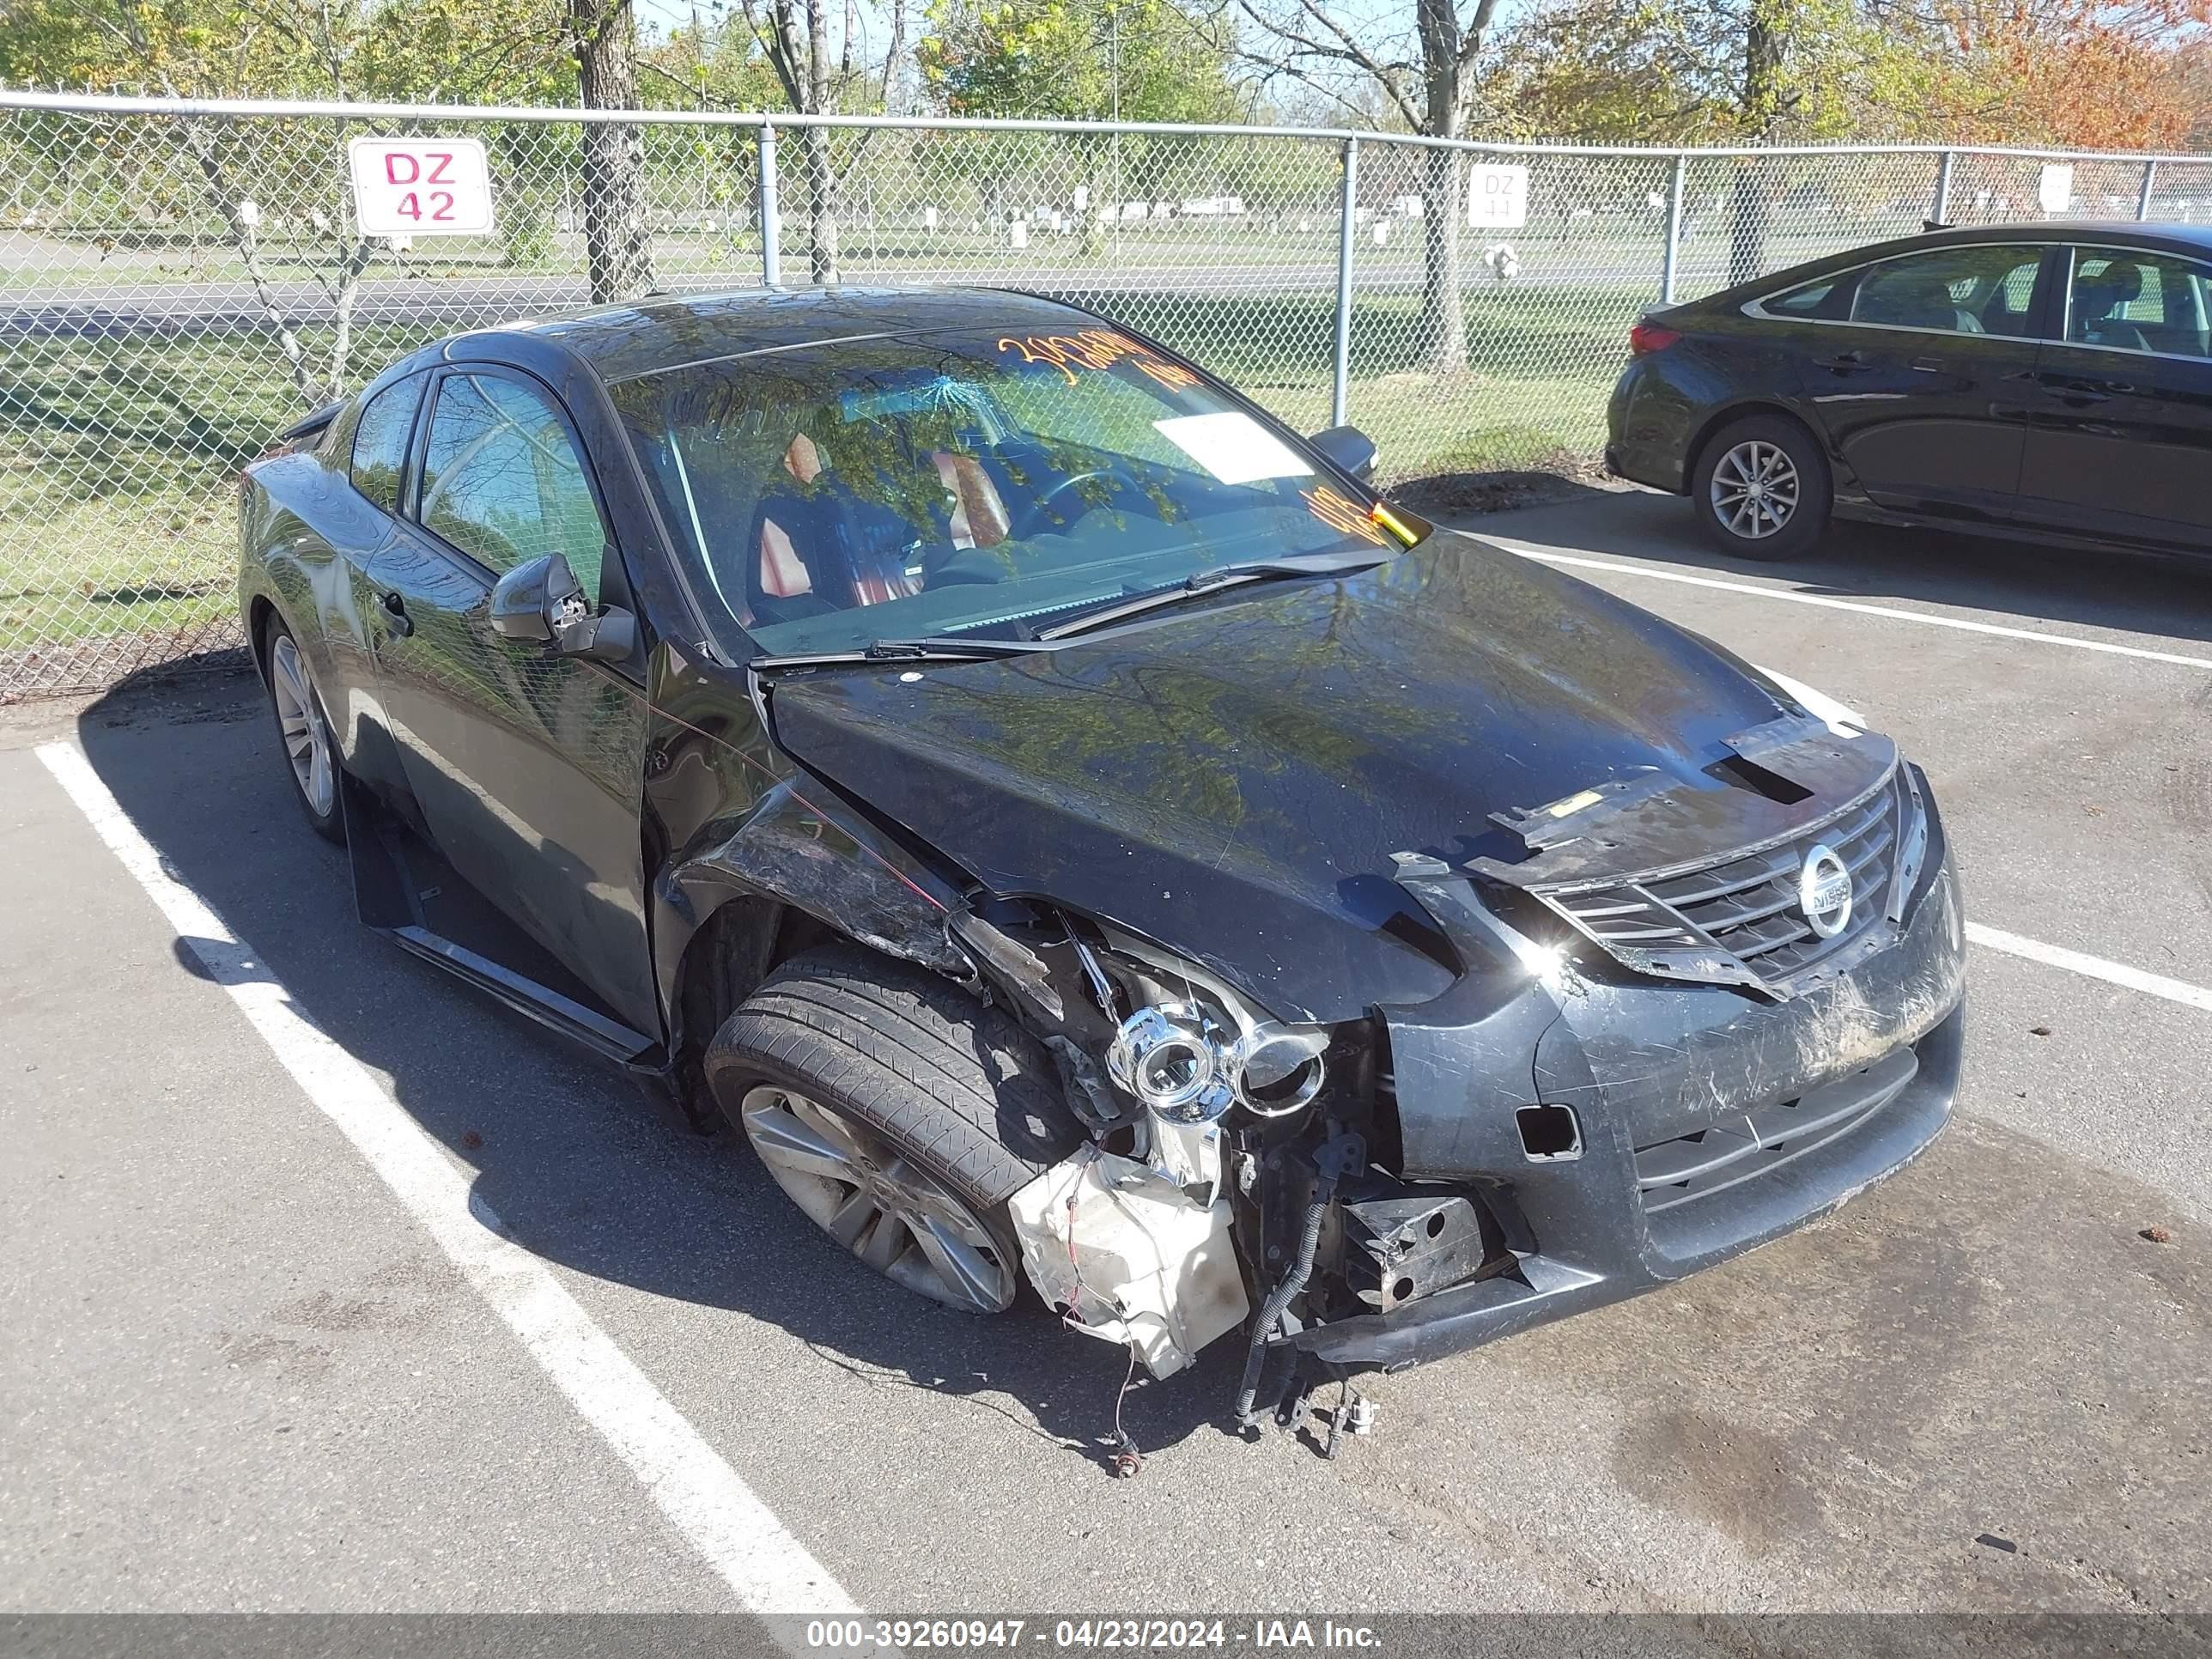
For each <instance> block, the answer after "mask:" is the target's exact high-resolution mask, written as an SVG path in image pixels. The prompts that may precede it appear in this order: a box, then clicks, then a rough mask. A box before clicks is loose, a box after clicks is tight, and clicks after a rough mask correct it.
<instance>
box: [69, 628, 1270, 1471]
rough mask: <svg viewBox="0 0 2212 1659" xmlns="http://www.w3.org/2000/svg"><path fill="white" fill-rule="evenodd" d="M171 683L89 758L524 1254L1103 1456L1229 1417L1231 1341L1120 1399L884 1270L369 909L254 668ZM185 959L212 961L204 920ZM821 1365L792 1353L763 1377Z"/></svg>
mask: <svg viewBox="0 0 2212 1659" xmlns="http://www.w3.org/2000/svg"><path fill="white" fill-rule="evenodd" d="M166 690H167V687H166V685H165V683H164V682H162V681H161V679H160V678H158V677H149V683H148V684H144V685H143V686H142V685H137V684H134V683H132V682H125V684H123V685H122V686H120V687H118V689H117V690H116V691H114V692H112V693H111V694H110V695H109V696H106V697H103V698H101V699H100V701H98V702H94V704H92V705H91V706H90V707H89V708H87V709H86V710H85V711H84V713H83V714H82V717H81V718H80V720H79V721H78V737H79V740H80V741H81V743H82V746H83V748H84V750H85V752H86V754H87V755H88V757H89V759H90V761H91V763H92V765H93V768H94V770H95V771H96V772H97V773H98V774H99V775H100V778H101V779H102V781H105V782H106V785H107V787H108V788H109V789H110V790H111V791H112V793H114V795H115V797H116V799H118V801H119V802H120V803H121V805H123V807H124V809H125V811H127V812H128V813H129V814H130V816H131V818H132V820H133V821H134V822H135V823H137V826H138V828H139V829H140V830H141V832H142V833H143V835H144V836H146V838H147V840H148V841H149V842H151V843H152V844H153V846H154V848H155V851H156V852H157V853H158V854H160V855H161V859H162V860H163V863H164V865H165V866H166V867H167V869H169V870H170V871H171V872H173V874H174V875H175V876H176V877H177V878H178V879H179V880H181V881H183V882H184V883H185V884H187V885H189V886H190V887H191V888H192V889H193V890H195V891H196V892H197V893H198V894H200V895H201V896H203V897H204V898H205V899H206V900H207V901H208V902H209V903H210V904H211V905H212V906H213V907H214V908H215V909H216V913H217V914H218V915H221V916H222V918H223V920H224V921H226V922H227V923H228V925H229V927H231V929H232V930H233V931H234V933H236V934H237V935H238V936H239V937H240V939H245V940H246V941H248V942H250V943H251V945H252V947H253V948H254V950H255V951H256V952H257V953H258V960H260V961H262V962H264V963H266V964H267V965H268V969H269V971H270V975H272V976H273V977H274V978H275V979H276V981H278V982H279V983H281V984H282V985H283V987H285V989H286V990H287V991H288V992H289V994H291V996H292V997H293V998H295V1000H296V1001H297V1002H298V1004H299V1005H300V1006H301V1008H302V1009H303V1010H304V1011H305V1012H307V1014H308V1015H309V1016H310V1017H311V1018H313V1020H314V1021H315V1023H316V1024H318V1025H319V1026H320V1027H321V1028H322V1029H323V1030H324V1031H325V1032H326V1033H327V1034H328V1035H329V1036H331V1038H333V1039H334V1040H335V1041H336V1042H338V1043H339V1044H340V1045H341V1046H342V1047H343V1048H345V1049H346V1050H347V1051H348V1052H349V1054H352V1055H353V1056H354V1057H355V1058H356V1060H359V1061H360V1062H361V1063H362V1065H363V1066H367V1067H368V1068H369V1069H370V1070H371V1071H372V1072H374V1073H380V1074H381V1075H383V1076H384V1077H386V1078H387V1079H389V1085H390V1088H391V1091H392V1095H393V1097H394V1098H395V1099H396V1100H397V1101H398V1103H399V1104H400V1106H401V1107H403V1108H404V1109H405V1110H406V1111H407V1112H408V1113H409V1115H411V1116H412V1117H413V1118H414V1119H415V1121H416V1122H418V1123H419V1124H421V1125H422V1127H423V1128H424V1129H425V1130H427V1131H428V1133H430V1134H431V1135H433V1136H435V1138H436V1139H438V1141H439V1142H440V1143H441V1144H442V1145H443V1146H445V1147H446V1148H447V1151H448V1152H451V1153H452V1154H453V1156H454V1157H456V1158H459V1159H460V1160H462V1161H463V1162H465V1164H468V1165H470V1166H471V1168H473V1169H474V1170H475V1171H476V1174H475V1184H474V1188H473V1196H474V1197H475V1198H476V1199H477V1200H479V1201H480V1202H481V1204H482V1205H483V1206H488V1207H489V1209H490V1210H491V1211H492V1212H494V1213H495V1214H496V1215H497V1217H498V1218H499V1219H500V1221H501V1224H502V1225H504V1227H505V1228H506V1229H507V1231H508V1232H509V1234H510V1235H511V1236H512V1237H513V1238H514V1239H515V1240H516V1241H517V1242H518V1243H520V1244H522V1245H523V1246H525V1247H526V1249H530V1250H532V1252H534V1253H535V1254H537V1255H539V1256H541V1257H542V1258H544V1260H546V1261H549V1262H552V1263H554V1264H556V1265H557V1266H559V1267H563V1268H567V1269H570V1270H573V1271H574V1273H579V1274H582V1275H584V1276H586V1277H587V1278H589V1279H599V1280H604V1281H606V1282H607V1283H609V1284H611V1285H624V1286H629V1287H633V1288H635V1289H636V1290H640V1291H647V1292H649V1293H651V1294H652V1295H653V1296H657V1297H669V1298H672V1299H675V1300H678V1301H680V1302H684V1303H690V1304H697V1305H699V1306H700V1307H702V1308H708V1309H723V1310H730V1311H732V1312H736V1313H739V1314H743V1315H744V1316H747V1317H749V1318H750V1319H753V1320H757V1321H759V1322H762V1323H763V1324H765V1325H768V1326H771V1327H775V1328H776V1329H777V1330H780V1331H783V1332H787V1333H789V1334H791V1335H792V1336H793V1337H795V1338H797V1339H798V1340H800V1341H802V1342H803V1343H805V1345H806V1346H807V1347H808V1348H809V1349H811V1351H812V1352H814V1353H815V1354H816V1355H817V1356H818V1357H819V1358H821V1359H822V1360H823V1361H824V1362H825V1363H826V1364H830V1365H834V1366H836V1367H838V1368H839V1369H841V1370H843V1371H845V1372H847V1373H848V1375H850V1376H854V1377H856V1378H860V1379H862V1380H863V1381H865V1382H866V1383H867V1384H869V1385H871V1386H873V1387H878V1388H883V1389H922V1390H926V1391H927V1392H929V1393H933V1394H936V1395H943V1396H948V1397H954V1398H961V1399H965V1400H967V1401H971V1402H973V1404H974V1405H975V1407H977V1408H978V1409H981V1410H987V1411H992V1412H995V1413H998V1414H1000V1416H1002V1417H1004V1418H1006V1419H1008V1420H1009V1421H1011V1422H1013V1423H1015V1424H1016V1425H1019V1426H1020V1427H1021V1428H1023V1429H1024V1431H1027V1432H1030V1433H1032V1434H1036V1435H1037V1436H1039V1437H1042V1438H1044V1439H1046V1440H1048V1441H1050V1442H1052V1443H1055V1444H1058V1445H1060V1446H1063V1447H1066V1448H1067V1449H1069V1450H1070V1451H1071V1452H1072V1453H1078V1454H1080V1455H1085V1456H1088V1457H1091V1458H1092V1459H1094V1460H1095V1461H1097V1462H1098V1463H1099V1466H1100V1467H1101V1468H1102V1469H1104V1468H1108V1467H1109V1462H1108V1458H1109V1453H1110V1451H1111V1450H1112V1449H1113V1447H1114V1445H1115V1441H1114V1439H1113V1424H1114V1421H1115V1409H1116V1406H1117V1404H1118V1405H1119V1406H1120V1407H1121V1424H1122V1426H1123V1427H1124V1428H1125V1429H1126V1430H1127V1433H1128V1434H1129V1436H1130V1437H1131V1438H1132V1439H1133V1441H1134V1442H1135V1443H1136V1444H1137V1445H1138V1446H1139V1447H1140V1448H1142V1449H1145V1450H1147V1451H1149V1450H1152V1449H1158V1448H1162V1447H1166V1446H1170V1445H1174V1444H1176V1443H1179V1442H1181V1441H1183V1440H1185V1439H1187V1438H1188V1437H1191V1436H1192V1435H1194V1434H1197V1433H1199V1432H1200V1431H1204V1430H1207V1429H1209V1428H1212V1429H1216V1430H1217V1431H1219V1432H1223V1433H1227V1432H1230V1431H1231V1429H1230V1415H1231V1414H1230V1411H1229V1406H1230V1402H1231V1395H1232V1392H1233V1390H1234V1389H1235V1387H1236V1384H1237V1376H1238V1374H1239V1371H1240V1370H1241V1367H1242V1363H1243V1354H1242V1352H1241V1350H1239V1348H1238V1345H1237V1344H1236V1343H1235V1342H1233V1341H1232V1342H1226V1343H1221V1344H1217V1345H1216V1346H1214V1347H1213V1348H1212V1349H1211V1350H1209V1351H1208V1352H1206V1354H1204V1355H1203V1356H1201V1358H1200V1363H1199V1364H1197V1365H1196V1366H1195V1367H1194V1368H1193V1370H1190V1371H1188V1372H1187V1373H1185V1374H1182V1375H1180V1376H1175V1377H1172V1378H1170V1379H1169V1380H1167V1381H1166V1382H1164V1383H1158V1382H1153V1381H1151V1380H1149V1379H1147V1378H1146V1377H1145V1376H1143V1375H1142V1374H1141V1373H1139V1375H1138V1376H1136V1377H1135V1378H1133V1379H1132V1385H1131V1386H1130V1387H1129V1388H1128V1389H1127V1394H1126V1397H1125V1398H1124V1397H1121V1389H1122V1383H1123V1377H1124V1371H1125V1359H1124V1356H1123V1354H1122V1352H1121V1351H1120V1350H1118V1349H1116V1348H1114V1347H1111V1346H1108V1345H1107V1344H1105V1343H1103V1342H1100V1341H1098V1340H1096V1339H1094V1338H1090V1337H1085V1336H1082V1335H1079V1334H1075V1333H1073V1332H1071V1331H1068V1330H1066V1329H1064V1328H1061V1327H1060V1324H1059V1323H1058V1322H1056V1321H1055V1320H1054V1318H1053V1317H1052V1316H1050V1315H1049V1314H1048V1313H1047V1312H1046V1311H1044V1310H1042V1308H1040V1307H1038V1306H1037V1305H1036V1303H1035V1302H1034V1300H1033V1299H1032V1298H1028V1297H1025V1298H1024V1302H1023V1303H1022V1304H1019V1305H1018V1308H1017V1310H1015V1311H1014V1312H1013V1313H1012V1314H1009V1315H1006V1316H1001V1317H1000V1318H996V1319H980V1318H976V1317H974V1316H968V1315H964V1314H961V1313H957V1312H955V1311H953V1310H950V1309H943V1308H939V1307H937V1306H935V1305H933V1304H929V1303H927V1302H925V1301H923V1300H922V1299H921V1298H920V1297H915V1296H913V1295H912V1294H911V1293H909V1292H908V1291H902V1290H900V1289H898V1288H897V1287H896V1286H895V1285H890V1283H888V1282H887V1281H885V1280H883V1279H878V1278H877V1277H876V1276H875V1275H874V1274H873V1273H870V1272H868V1271H867V1270H866V1269H865V1268H863V1267H860V1265H859V1264H858V1263H856V1262H854V1261H853V1260H852V1259H851V1258H850V1257H849V1256H848V1255H846V1254H845V1253H844V1252H843V1251H842V1250H840V1249H837V1248H836V1246H835V1245H833V1244H831V1243H829V1241H828V1240H827V1239H826V1238H824V1237H823V1236H822V1235H821V1234H819V1233H818V1232H817V1231H816V1230H815V1228H814V1227H813V1226H812V1225H811V1224H810V1223H809V1222H807V1221H806V1220H805V1218H804V1217H802V1216H801V1215H800V1214H799V1212H798V1211H797V1210H796V1208H794V1207H793V1205H792V1204H791V1202H790V1200H788V1199H787V1198H786V1197H785V1196H784V1194H782V1192H781V1190H780V1189H779V1188H777V1187H776V1186H775V1182H773V1181H772V1180H771V1179H770V1178H769V1176H768V1174H767V1173H766V1171H765V1170H763V1168H762V1167H761V1165H760V1164H759V1163H758V1162H757V1160H756V1159H755V1158H754V1157H753V1155H752V1153H751V1152H750V1149H749V1148H747V1147H746V1146H744V1142H743V1139H742V1138H741V1137H738V1136H736V1135H733V1134H731V1133H719V1134H715V1135H712V1136H706V1135H701V1134H699V1133H696V1132H695V1131H693V1130H691V1129H690V1128H689V1127H686V1126H685V1125H684V1123H683V1122H682V1121H681V1120H680V1117H679V1116H678V1114H676V1113H675V1112H674V1111H673V1109H669V1108H667V1107H665V1106H660V1105H657V1104H656V1102H655V1099H654V1097H653V1095H651V1094H650V1093H649V1092H648V1091H647V1090H645V1089H643V1088H641V1087H640V1086H638V1085H635V1084H633V1083H632V1082H631V1081H629V1080H628V1079H626V1078H625V1077H624V1075H623V1073H620V1072H619V1071H617V1069H616V1068H615V1067H613V1066H611V1065H610V1064H608V1063H607V1062H605V1061H603V1060H599V1059H598V1058H597V1057H596V1056H593V1055H591V1054H586V1052H584V1051H583V1050H581V1049H580V1048H572V1047H570V1046H569V1045H568V1043H567V1042H565V1041H563V1040H562V1039H560V1038H558V1037H556V1036H551V1035H550V1034H549V1033H548V1032H546V1031H545V1030H543V1029H542V1028H540V1027H539V1026H538V1025H536V1024H532V1022H530V1021H529V1020H527V1019H526V1018H524V1017H522V1016H521V1015H520V1014H517V1013H514V1012H512V1011H510V1010H508V1009H507V1008H506V1007H504V1006H502V1005H501V1004H498V1003H496V1002H495V1001H493V1000H490V999H489V998H487V997H485V996H483V995H482V994H479V993H477V992H476V991H474V990H472V989H471V988H470V987H467V986H465V985H464V984H463V983H462V982H461V981H458V980H456V979H453V978H452V977H450V976H448V975H445V974H443V973H441V972H440V971H439V970H437V969H435V968H432V967H430V966H429V965H428V964H426V963H422V962H419V961H417V960H416V959H415V958H414V957H410V956H409V955H408V954H407V953H405V952H404V951H401V950H400V949H398V947H397V946H396V945H392V943H390V942H389V941H388V940H386V939H384V938H383V937H382V936H380V935H379V934H377V933H373V932H371V931H370V930H368V929H367V928H365V927H362V926H361V925H360V924H359V923H358V921H356V916H355V909H354V900H353V890H352V885H351V882H350V879H349V866H348V862H347V860H346V856H345V854H343V851H342V850H340V849H338V848H333V847H331V846H329V845H328V844H327V843H325V842H321V841H319V840H318V839H317V838H316V837H315V836H313V835H312V834H311V833H310V832H309V830H308V829H307V825H306V824H305V823H303V822H302V820H301V815H300V812H299V811H298V807H297V805H296V803H295V800H294V799H292V797H291V794H290V789H291V783H290V780H289V776H288V775H286V774H285V772H284V769H283V757H282V755H281V753H280V751H279V750H278V748H277V745H276V740H275V736H274V732H273V731H272V730H271V729H270V727H269V726H268V725H267V723H266V712H265V708H264V700H263V694H262V692H261V690H260V687H259V685H258V684H257V683H256V682H255V681H254V679H253V678H252V675H251V673H250V672H240V673H239V674H237V675H235V676H231V677H225V678H222V679H216V678H207V679H204V680H203V681H201V682H200V683H199V684H197V686H196V688H195V690H194V700H195V703H196V705H197V713H196V714H195V715H194V716H192V717H191V720H189V722H187V723H181V724H180V723H179V722H177V721H176V720H173V719H172V718H171V717H170V714H169V713H168V710H167V702H168V701H169V699H168V697H167V695H165V694H166ZM175 954H176V957H177V960H178V963H179V966H180V968H182V969H184V970H185V971H188V972H191V973H193V974H195V975H198V976H200V977H203V978H204V977H207V975H206V970H205V969H204V967H203V966H202V965H201V964H200V963H199V962H198V960H197V957H194V956H193V954H192V953H191V950H190V948H189V942H188V941H179V943H178V945H176V946H175ZM586 1294H587V1297H588V1291H586ZM696 1329H697V1330H698V1331H699V1332H700V1333H702V1335H703V1338H704V1340H706V1341H708V1342H709V1343H711V1342H714V1341H717V1340H732V1341H733V1342H734V1343H735V1344H737V1345H738V1351H736V1352H732V1354H731V1355H730V1356H729V1357H728V1360H727V1363H726V1364H723V1363H720V1362H718V1361H716V1360H714V1359H713V1358H711V1357H706V1358H702V1367H700V1368H695V1369H694V1370H692V1371H691V1375H694V1376H696V1375H697V1374H698V1369H703V1370H705V1371H707V1372H708V1374H712V1375H715V1376H717V1377H718V1379H719V1380H718V1382H717V1384H716V1386H717V1388H718V1389H726V1391H729V1392H732V1393H734V1392H738V1391H745V1392H757V1391H759V1390H761V1389H762V1388H763V1370H764V1369H765V1370H768V1371H769V1373H770V1374H772V1373H773V1366H772V1365H771V1366H769V1367H766V1368H764V1367H763V1355H767V1356H769V1357H771V1358H772V1357H773V1356H774V1355H775V1352H777V1351H778V1349H779V1348H781V1346H782V1344H781V1343H780V1342H779V1341H778V1340H777V1339H776V1338H775V1335H774V1334H772V1333H762V1332H757V1331H750V1330H746V1329H744V1328H732V1327H731V1326H729V1325H728V1324H726V1323H721V1324H716V1323H712V1322H709V1323H705V1324H701V1325H698V1326H696ZM806 1386H807V1384H806V1383H805V1379H804V1378H802V1377H797V1376H790V1375H788V1374H785V1375H781V1376H776V1377H775V1382H774V1384H773V1389H774V1391H775V1394H778V1395H790V1394H792V1393H794V1392H796V1391H799V1390H801V1389H805V1387H806ZM682 1403H683V1402H682V1400H681V1399H680V1398H679V1400H678V1405H679V1408H681V1407H682ZM768 1403H769V1406H770V1407H771V1408H772V1409H781V1407H778V1406H776V1405H775V1401H772V1400H771V1401H769V1402H768Z"/></svg>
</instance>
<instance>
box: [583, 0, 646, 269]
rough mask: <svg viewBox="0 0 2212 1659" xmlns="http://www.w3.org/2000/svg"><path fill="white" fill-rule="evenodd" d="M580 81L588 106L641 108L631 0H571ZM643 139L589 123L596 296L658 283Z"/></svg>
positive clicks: (587, 231)
mask: <svg viewBox="0 0 2212 1659" xmlns="http://www.w3.org/2000/svg"><path fill="white" fill-rule="evenodd" d="M567 7H568V11H567V19H568V37H569V44H570V48H571V50H572V51H574V53H575V57H576V86H577V91H578V92H579V94H580V96H581V101H582V103H583V106H584V107H585V108H586V109H590V110H619V109H635V108H636V107H638V101H637V68H636V64H635V61H634V53H635V47H636V40H637V28H636V25H635V23H634V22H633V21H631V17H630V8H629V0H567ZM644 171H645V138H644V134H643V132H642V131H641V129H640V128H638V127H637V126H635V125H629V124H617V123H614V122H590V123H586V125H585V127H584V189H583V197H584V261H585V266H586V270H587V271H588V272H589V276H590V281H591V288H592V299H593V300H595V301H602V302H604V301H609V300H634V299H636V298H638V297H639V296H640V295H643V294H644V293H646V292H647V290H648V289H651V288H652V287H653V232H652V228H651V227H650V226H649V225H648V224H647V222H646V215H645V191H644V188H643V184H642V174H643V173H644Z"/></svg>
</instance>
